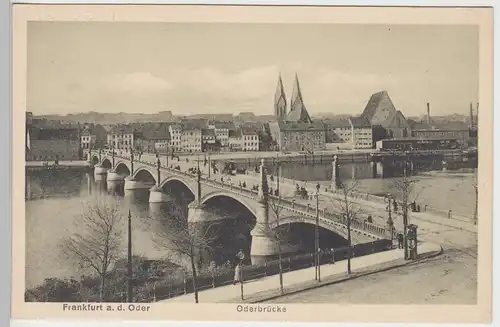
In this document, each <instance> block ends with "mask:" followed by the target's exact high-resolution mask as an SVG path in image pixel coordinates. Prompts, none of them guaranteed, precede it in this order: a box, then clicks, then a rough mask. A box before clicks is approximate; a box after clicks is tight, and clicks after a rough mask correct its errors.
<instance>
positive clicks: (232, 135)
mask: <svg viewBox="0 0 500 327" xmlns="http://www.w3.org/2000/svg"><path fill="white" fill-rule="evenodd" d="M229 137H230V138H240V137H241V131H239V130H238V131H229Z"/></svg>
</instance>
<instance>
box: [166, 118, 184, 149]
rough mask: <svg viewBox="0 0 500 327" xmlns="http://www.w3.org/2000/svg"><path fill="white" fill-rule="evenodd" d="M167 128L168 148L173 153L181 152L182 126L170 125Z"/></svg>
mask: <svg viewBox="0 0 500 327" xmlns="http://www.w3.org/2000/svg"><path fill="white" fill-rule="evenodd" d="M168 128H169V132H170V147H171V148H172V150H174V151H181V150H182V144H181V136H182V126H181V125H180V124H172V125H170V126H169V127H168Z"/></svg>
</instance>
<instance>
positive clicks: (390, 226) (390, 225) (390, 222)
mask: <svg viewBox="0 0 500 327" xmlns="http://www.w3.org/2000/svg"><path fill="white" fill-rule="evenodd" d="M391 199H392V195H391V193H387V200H388V202H389V206H388V208H389V217H388V218H387V226H388V227H389V230H390V232H391V248H392V245H393V244H392V242H393V233H392V230H393V226H394V221H393V220H392V215H391Z"/></svg>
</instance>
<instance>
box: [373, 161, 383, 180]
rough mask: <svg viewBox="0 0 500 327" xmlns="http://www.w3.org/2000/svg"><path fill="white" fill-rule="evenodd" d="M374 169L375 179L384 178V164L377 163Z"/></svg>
mask: <svg viewBox="0 0 500 327" xmlns="http://www.w3.org/2000/svg"><path fill="white" fill-rule="evenodd" d="M375 169H376V172H377V177H380V178H384V164H383V163H382V162H381V161H378V162H377V164H376V168H375Z"/></svg>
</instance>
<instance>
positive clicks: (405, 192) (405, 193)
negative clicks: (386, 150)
mask: <svg viewBox="0 0 500 327" xmlns="http://www.w3.org/2000/svg"><path fill="white" fill-rule="evenodd" d="M408 158H409V151H405V162H404V166H403V175H404V180H403V204H404V205H403V235H404V258H405V260H408V235H407V234H408V191H409V190H408V189H409V187H410V181H409V180H408V177H407V172H406V170H407V166H408Z"/></svg>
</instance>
